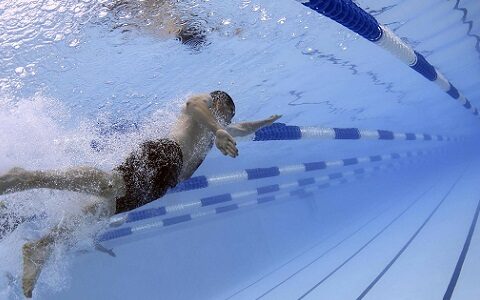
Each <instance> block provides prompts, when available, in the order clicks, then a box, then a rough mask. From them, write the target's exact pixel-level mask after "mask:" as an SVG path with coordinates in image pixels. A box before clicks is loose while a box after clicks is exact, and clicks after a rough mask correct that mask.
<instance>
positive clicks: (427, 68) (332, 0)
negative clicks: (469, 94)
mask: <svg viewBox="0 0 480 300" xmlns="http://www.w3.org/2000/svg"><path fill="white" fill-rule="evenodd" d="M296 1H297V2H300V3H302V4H303V5H304V6H306V7H308V8H310V9H312V10H314V11H316V12H318V13H320V14H322V15H324V16H326V17H328V18H330V19H332V20H334V21H335V22H337V23H339V24H341V25H343V26H345V27H347V28H348V29H350V30H352V31H353V32H355V33H357V34H359V35H361V36H362V37H364V38H365V39H367V40H369V41H371V42H373V43H375V44H377V45H379V46H380V47H382V48H383V49H385V50H387V51H388V52H390V53H391V54H392V55H394V56H395V57H397V58H398V59H400V60H401V61H402V62H404V63H405V64H407V65H408V66H409V67H410V68H412V69H413V70H415V71H416V72H418V73H419V74H421V75H422V76H423V77H425V78H426V79H428V80H430V81H432V82H434V83H436V84H437V85H438V86H439V87H440V88H441V89H442V90H443V91H445V92H446V93H447V94H448V95H450V97H452V98H453V99H456V100H458V101H459V102H460V104H461V105H462V106H463V107H464V108H465V109H468V110H470V111H471V112H472V113H473V114H474V115H475V116H478V115H479V113H478V109H477V108H476V107H474V106H473V105H472V103H471V102H470V101H469V100H468V99H467V98H466V97H465V96H464V95H463V94H462V93H461V92H459V91H458V89H457V88H456V87H455V86H454V85H453V84H452V83H451V82H450V81H449V80H448V79H446V77H445V76H444V75H443V74H442V73H441V72H440V71H439V70H438V69H437V68H435V67H434V66H433V65H431V64H430V63H429V62H428V61H427V59H425V57H424V56H423V55H421V54H420V53H418V52H417V51H415V50H414V49H413V48H411V47H410V46H409V45H408V44H406V43H405V42H404V41H403V40H402V39H400V38H399V37H398V36H397V35H396V34H395V33H393V32H392V31H391V30H390V29H388V27H386V26H385V25H382V24H380V23H379V22H378V21H377V20H376V19H375V17H373V16H372V15H370V14H369V13H367V12H366V11H364V10H363V9H361V8H360V7H359V6H358V5H356V4H355V3H354V2H353V1H352V0H296Z"/></svg>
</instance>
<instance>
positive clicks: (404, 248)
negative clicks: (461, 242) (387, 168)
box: [357, 172, 464, 300]
mask: <svg viewBox="0 0 480 300" xmlns="http://www.w3.org/2000/svg"><path fill="white" fill-rule="evenodd" d="M463 175H464V172H462V174H461V175H460V176H459V177H458V178H457V180H455V182H454V183H453V185H452V186H451V187H450V189H449V190H448V192H447V193H446V194H445V195H444V196H443V197H442V200H440V202H439V203H438V204H437V206H435V208H434V209H433V211H432V212H431V213H430V214H429V215H428V217H427V218H426V219H425V221H424V222H423V223H422V225H420V227H419V228H418V229H417V231H415V233H414V234H413V235H412V237H411V238H410V239H409V240H408V241H407V243H406V244H405V245H404V246H403V247H402V248H401V249H400V251H399V252H398V253H397V255H395V257H394V258H393V259H392V260H391V261H390V262H389V263H388V264H387V266H386V267H385V268H384V269H383V271H382V272H380V274H378V276H377V277H376V278H375V279H374V280H373V281H372V282H371V283H370V285H368V287H367V288H366V289H365V290H364V291H363V292H362V293H361V294H360V296H358V298H357V300H360V299H363V298H364V297H365V296H366V295H367V294H368V292H369V291H370V290H371V289H372V288H373V287H374V286H375V284H377V282H378V281H379V280H380V279H381V278H382V277H383V275H385V273H387V271H388V270H389V269H390V268H391V267H392V265H393V264H394V263H395V262H396V261H397V259H398V258H399V257H400V256H401V255H402V254H403V252H405V250H406V249H407V248H408V246H410V244H411V243H412V242H413V240H414V239H415V238H416V237H417V235H418V234H419V233H420V231H422V229H423V228H424V227H425V225H427V223H428V222H429V221H430V219H431V218H432V217H433V216H434V215H435V213H436V212H437V211H438V209H439V208H440V206H441V205H442V204H443V203H444V202H445V199H447V197H448V196H449V195H450V193H451V192H452V191H453V189H454V188H455V186H456V185H457V183H458V182H459V181H460V179H461V178H462V177H463Z"/></svg>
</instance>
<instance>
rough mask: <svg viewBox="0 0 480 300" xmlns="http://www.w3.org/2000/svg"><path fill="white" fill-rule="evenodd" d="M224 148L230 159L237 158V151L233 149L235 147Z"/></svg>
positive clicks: (229, 145)
mask: <svg viewBox="0 0 480 300" xmlns="http://www.w3.org/2000/svg"><path fill="white" fill-rule="evenodd" d="M226 148H227V151H228V155H230V156H231V157H237V156H238V149H237V147H235V145H233V144H228V145H227V147H226Z"/></svg>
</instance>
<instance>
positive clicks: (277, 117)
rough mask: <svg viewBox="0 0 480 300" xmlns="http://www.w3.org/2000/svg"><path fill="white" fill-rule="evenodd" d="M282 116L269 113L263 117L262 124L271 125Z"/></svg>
mask: <svg viewBox="0 0 480 300" xmlns="http://www.w3.org/2000/svg"><path fill="white" fill-rule="evenodd" d="M281 117H282V115H271V116H270V117H269V118H267V119H265V120H264V122H265V124H264V125H263V126H269V125H272V124H273V122H275V121H276V120H278V119H280V118H281Z"/></svg>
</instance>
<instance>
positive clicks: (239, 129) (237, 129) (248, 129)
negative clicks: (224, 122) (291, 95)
mask: <svg viewBox="0 0 480 300" xmlns="http://www.w3.org/2000/svg"><path fill="white" fill-rule="evenodd" d="M281 117H282V115H272V116H270V117H269V118H266V119H263V120H259V121H251V122H243V123H237V124H230V125H228V127H227V131H228V133H230V134H231V135H232V136H234V137H236V136H240V137H241V136H247V135H250V134H252V133H254V132H255V131H257V130H259V129H261V128H263V127H265V126H269V125H272V124H273V122H275V121H276V120H278V119H280V118H281Z"/></svg>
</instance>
